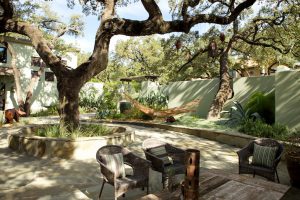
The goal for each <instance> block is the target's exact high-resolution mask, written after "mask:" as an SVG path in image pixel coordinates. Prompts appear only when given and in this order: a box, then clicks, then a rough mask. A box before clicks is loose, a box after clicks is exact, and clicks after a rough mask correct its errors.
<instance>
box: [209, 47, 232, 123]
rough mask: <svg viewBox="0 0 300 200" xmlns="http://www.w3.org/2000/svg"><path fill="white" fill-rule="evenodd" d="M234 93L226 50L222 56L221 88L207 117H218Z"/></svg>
mask: <svg viewBox="0 0 300 200" xmlns="http://www.w3.org/2000/svg"><path fill="white" fill-rule="evenodd" d="M232 95H233V90H232V89H231V86H230V76H229V73H228V51H224V52H223V53H222V54H221V56H220V84H219V90H218V92H217V94H216V96H215V99H214V100H213V103H212V105H211V106H210V109H209V113H208V115H207V119H218V118H219V117H220V112H221V111H222V109H223V106H224V104H225V103H226V101H227V99H228V98H231V97H232Z"/></svg>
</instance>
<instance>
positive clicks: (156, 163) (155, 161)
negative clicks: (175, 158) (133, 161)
mask: <svg viewBox="0 0 300 200" xmlns="http://www.w3.org/2000/svg"><path fill="white" fill-rule="evenodd" d="M144 153H145V156H146V159H147V160H149V161H150V162H151V165H152V168H153V169H155V170H157V171H159V172H162V171H163V169H164V161H163V160H162V159H160V158H159V157H157V156H155V155H153V154H151V153H149V152H147V151H144Z"/></svg>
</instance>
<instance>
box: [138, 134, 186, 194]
mask: <svg viewBox="0 0 300 200" xmlns="http://www.w3.org/2000/svg"><path fill="white" fill-rule="evenodd" d="M160 146H164V147H165V149H166V152H167V154H168V156H169V157H171V158H172V161H173V163H172V164H169V165H165V164H164V162H163V159H161V158H159V157H157V156H155V155H154V154H152V153H151V152H150V151H151V149H153V148H156V147H160ZM142 148H143V151H144V153H145V157H146V159H147V160H149V161H150V162H151V164H152V169H153V170H154V171H158V172H160V173H162V184H163V188H165V187H166V186H167V185H168V180H169V177H170V176H173V175H176V174H184V173H185V160H184V159H185V151H184V150H182V149H179V148H176V147H174V146H172V145H170V144H168V143H165V142H162V141H160V140H158V139H155V138H149V139H147V140H145V141H144V142H143V145H142Z"/></svg>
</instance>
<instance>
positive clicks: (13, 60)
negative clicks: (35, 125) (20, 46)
mask: <svg viewBox="0 0 300 200" xmlns="http://www.w3.org/2000/svg"><path fill="white" fill-rule="evenodd" d="M7 49H8V51H9V53H10V55H11V67H12V69H13V73H14V81H15V90H16V95H17V102H18V106H19V108H21V109H23V106H24V101H23V98H22V89H21V82H20V71H19V69H17V55H16V52H15V50H14V48H13V46H12V45H11V44H10V43H9V42H7Z"/></svg>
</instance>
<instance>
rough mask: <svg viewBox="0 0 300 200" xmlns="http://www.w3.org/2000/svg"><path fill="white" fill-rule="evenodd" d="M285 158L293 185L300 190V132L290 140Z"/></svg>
mask: <svg viewBox="0 0 300 200" xmlns="http://www.w3.org/2000/svg"><path fill="white" fill-rule="evenodd" d="M287 141H288V144H287V148H286V153H285V158H286V165H287V169H288V172H289V175H290V182H291V185H292V186H294V187H298V188H300V132H299V131H298V132H297V133H294V134H293V135H292V136H290V137H289V138H288V140H287Z"/></svg>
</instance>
